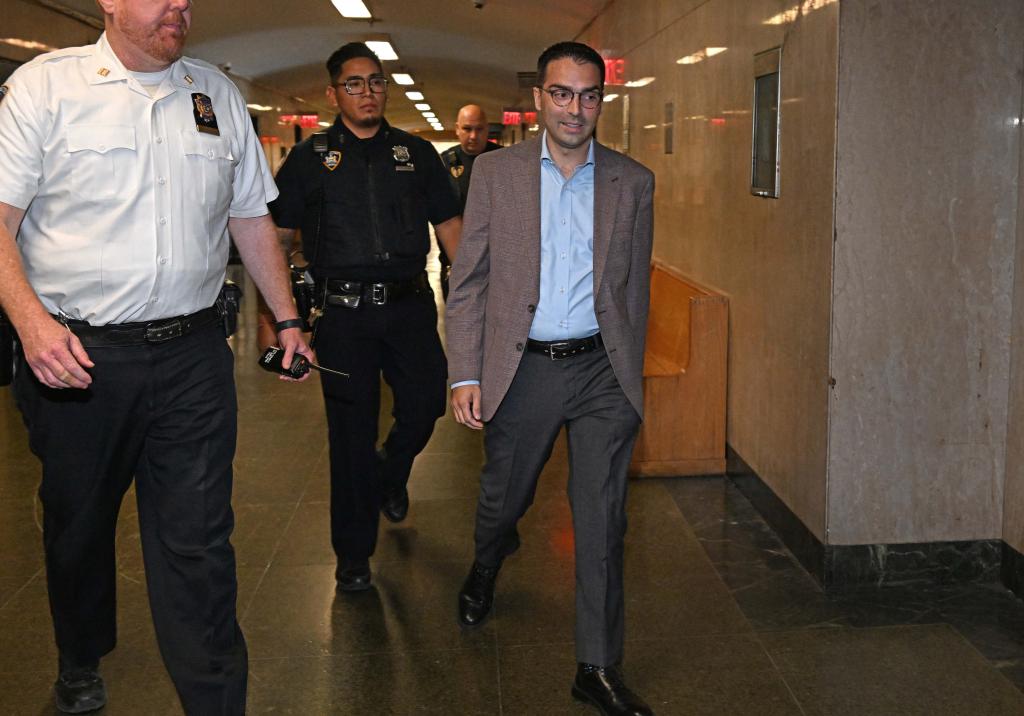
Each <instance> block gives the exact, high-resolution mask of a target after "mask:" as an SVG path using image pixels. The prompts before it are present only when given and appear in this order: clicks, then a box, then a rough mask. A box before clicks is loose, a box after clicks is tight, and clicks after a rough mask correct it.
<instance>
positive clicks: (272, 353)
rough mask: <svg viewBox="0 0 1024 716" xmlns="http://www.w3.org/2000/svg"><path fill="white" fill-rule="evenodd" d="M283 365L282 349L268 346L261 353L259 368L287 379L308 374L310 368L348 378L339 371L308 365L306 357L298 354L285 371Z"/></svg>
mask: <svg viewBox="0 0 1024 716" xmlns="http://www.w3.org/2000/svg"><path fill="white" fill-rule="evenodd" d="M283 363H284V348H278V347H277V346H270V348H268V349H267V350H265V351H263V355H261V356H260V367H261V368H263V370H268V371H270V372H271V373H280V374H281V375H286V376H288V377H289V378H301V377H302V376H304V375H305V374H306V373H308V372H309V369H310V368H312V369H314V370H318V371H322V372H324V373H333V374H334V375H340V376H341V377H342V378H348V373H342V372H341V371H340V370H331V369H330V368H323V367H321V366H318V365H316V364H315V363H310V362H309V359H308V358H306V356H304V355H300V354H298V353H296V354H295V355H293V356H292V364H291V367H289V368H287V369H285V367H284V365H283Z"/></svg>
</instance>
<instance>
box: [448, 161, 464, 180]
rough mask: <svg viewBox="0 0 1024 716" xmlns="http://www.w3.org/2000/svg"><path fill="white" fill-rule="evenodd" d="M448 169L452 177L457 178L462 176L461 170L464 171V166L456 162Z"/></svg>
mask: <svg viewBox="0 0 1024 716" xmlns="http://www.w3.org/2000/svg"><path fill="white" fill-rule="evenodd" d="M449 171H450V172H451V173H452V176H453V177H455V178H456V179H458V178H459V177H460V176H462V172H464V171H466V167H464V166H463V165H461V164H456V165H455V166H453V167H452V168H451V169H449Z"/></svg>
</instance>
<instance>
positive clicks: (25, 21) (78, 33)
mask: <svg viewBox="0 0 1024 716" xmlns="http://www.w3.org/2000/svg"><path fill="white" fill-rule="evenodd" d="M2 13H3V20H2V21H0V37H4V38H13V39H16V40H29V41H32V42H38V43H42V44H44V45H48V46H49V47H52V48H54V49H56V48H61V47H75V46H78V45H89V44H92V43H93V42H96V38H98V37H99V36H100V32H101V31H100V30H98V29H96V28H94V27H90V26H89V25H86V24H83V23H81V22H78V21H76V20H72V19H71V18H68V17H66V16H64V15H61V14H59V13H55V12H53V11H51V10H47V9H46V8H44V7H42V6H40V5H35V4H32V3H28V2H25V1H24V0H3V10H2ZM44 51H48V50H38V49H27V48H22V47H17V46H13V45H9V44H7V43H0V57H4V58H6V59H9V60H14V61H15V62H25V61H27V60H31V59H32V58H33V57H35V56H36V55H38V54H40V53H41V52H44Z"/></svg>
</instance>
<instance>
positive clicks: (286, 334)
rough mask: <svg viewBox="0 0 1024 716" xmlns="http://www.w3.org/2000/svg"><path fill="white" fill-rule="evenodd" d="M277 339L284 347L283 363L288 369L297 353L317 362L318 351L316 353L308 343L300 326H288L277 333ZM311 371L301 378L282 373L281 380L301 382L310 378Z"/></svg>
mask: <svg viewBox="0 0 1024 716" xmlns="http://www.w3.org/2000/svg"><path fill="white" fill-rule="evenodd" d="M277 340H278V342H279V343H280V345H281V347H282V348H284V359H283V360H282V361H281V365H282V366H284V367H285V368H286V369H287V368H290V367H291V365H292V358H294V357H295V354H296V353H298V354H299V355H301V356H305V358H306V360H308V361H309V362H310V363H316V353H314V352H313V349H312V348H310V347H309V344H308V343H306V338H305V336H303V335H302V331H300V330H299V329H298V328H286V329H285V330H283V331H281V332H280V333H278V334H277ZM310 373H312V371H310V372H309V373H306V374H305V375H304V376H302V377H301V378H289V377H288V376H286V375H282V376H280V378H281V380H290V381H293V382H296V383H301V382H302V381H304V380H306V379H308V378H309V376H310Z"/></svg>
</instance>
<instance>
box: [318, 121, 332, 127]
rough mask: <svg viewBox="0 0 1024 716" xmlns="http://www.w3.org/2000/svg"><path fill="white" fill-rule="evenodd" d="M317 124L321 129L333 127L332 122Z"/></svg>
mask: <svg viewBox="0 0 1024 716" xmlns="http://www.w3.org/2000/svg"><path fill="white" fill-rule="evenodd" d="M317 124H319V125H320V126H321V127H330V126H331V123H330V122H317Z"/></svg>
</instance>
